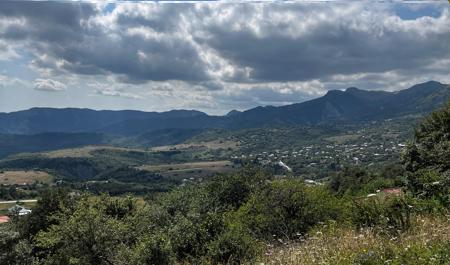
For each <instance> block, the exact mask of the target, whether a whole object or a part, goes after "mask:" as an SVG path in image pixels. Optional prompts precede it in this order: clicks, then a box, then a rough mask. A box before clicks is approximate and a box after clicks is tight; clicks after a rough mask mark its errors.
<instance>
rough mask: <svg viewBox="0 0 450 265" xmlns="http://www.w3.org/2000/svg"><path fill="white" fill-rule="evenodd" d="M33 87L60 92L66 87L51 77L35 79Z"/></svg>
mask: <svg viewBox="0 0 450 265" xmlns="http://www.w3.org/2000/svg"><path fill="white" fill-rule="evenodd" d="M34 89H35V90H40V91H47V92H60V91H64V90H66V89H67V86H66V85H64V84H63V83H61V82H59V81H56V80H52V79H36V80H35V81H34Z"/></svg>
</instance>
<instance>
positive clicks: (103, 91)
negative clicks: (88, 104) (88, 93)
mask: <svg viewBox="0 0 450 265" xmlns="http://www.w3.org/2000/svg"><path fill="white" fill-rule="evenodd" d="M95 93H96V94H98V95H103V96H109V97H121V98H129V99H143V98H144V97H142V96H141V95H137V94H133V93H128V92H125V91H123V90H116V89H111V88H107V89H96V90H95Z"/></svg>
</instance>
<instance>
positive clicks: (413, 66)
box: [0, 0, 450, 115]
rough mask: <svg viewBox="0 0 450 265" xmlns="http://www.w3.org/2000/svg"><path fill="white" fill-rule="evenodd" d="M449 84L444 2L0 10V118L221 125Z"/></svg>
mask: <svg viewBox="0 0 450 265" xmlns="http://www.w3.org/2000/svg"><path fill="white" fill-rule="evenodd" d="M429 80H436V81H439V82H442V83H450V4H449V3H448V2H447V1H444V0H439V1H408V2H406V1H403V2H401V1H383V2H376V1H347V2H344V1H336V2H333V1H315V2H307V1H298V2H282V1H277V2H270V1H259V2H237V1H232V2H189V3H154V2H137V1H120V2H114V1H97V2H94V3H92V2H80V1H50V2H49V1H7V0H2V1H1V2H0V112H11V111H17V110H23V109H28V108H32V107H58V108H61V107H77V108H92V109H113V110H118V109H137V110H145V111H166V110H170V109H196V110H201V111H204V112H206V113H209V114H215V115H222V114H225V113H227V112H228V111H230V110H233V109H237V110H245V109H249V108H252V107H256V106H261V105H286V104H291V103H297V102H302V101H306V100H309V99H312V98H316V97H319V96H322V95H323V94H325V93H326V92H327V91H328V90H331V89H345V88H347V87H358V88H361V89H368V90H388V91H396V90H400V89H405V88H408V87H410V86H412V85H414V84H417V83H421V82H425V81H429Z"/></svg>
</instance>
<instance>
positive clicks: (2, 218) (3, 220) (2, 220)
mask: <svg viewBox="0 0 450 265" xmlns="http://www.w3.org/2000/svg"><path fill="white" fill-rule="evenodd" d="M7 222H9V217H8V216H6V215H3V216H0V224H3V223H7Z"/></svg>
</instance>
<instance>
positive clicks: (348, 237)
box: [0, 102, 450, 264]
mask: <svg viewBox="0 0 450 265" xmlns="http://www.w3.org/2000/svg"><path fill="white" fill-rule="evenodd" d="M392 162H393V163H392V164H391V165H387V166H385V167H383V168H381V169H379V170H378V171H377V172H373V171H369V170H367V169H366V168H365V167H356V166H348V167H345V168H343V169H342V170H340V171H339V172H336V173H333V174H331V173H330V176H329V178H328V179H329V181H328V182H326V183H323V184H322V183H320V184H319V183H305V181H304V180H303V179H299V178H295V177H290V176H289V175H288V176H286V177H283V178H278V177H274V176H273V174H270V172H266V171H264V170H263V169H260V168H258V167H254V166H252V165H247V166H243V167H242V168H241V169H240V170H239V171H238V172H237V173H231V174H219V175H216V176H215V177H213V178H210V179H208V181H205V182H202V183H200V184H188V185H184V186H182V187H177V188H174V189H173V190H171V191H169V192H162V193H152V194H151V196H150V195H149V196H143V197H135V196H131V195H130V196H120V197H113V196H111V195H107V194H102V195H97V194H92V193H87V192H79V191H74V190H71V189H69V188H58V187H53V188H51V189H48V190H46V191H44V192H42V194H41V196H40V199H39V201H38V202H37V205H36V206H35V207H34V208H33V212H32V213H31V214H29V215H27V216H18V215H15V214H12V215H11V218H12V221H11V222H10V223H8V224H3V225H0V251H1V252H0V263H1V264H242V263H255V262H262V263H267V264H289V263H292V264H448V262H449V260H450V226H449V224H450V221H449V220H448V214H449V213H450V212H449V210H450V197H449V194H450V193H449V188H450V102H449V103H448V104H447V105H446V107H444V108H443V109H441V110H439V111H436V112H434V113H432V114H431V115H430V116H428V117H427V118H426V119H424V120H423V121H422V122H421V124H420V125H419V126H418V127H417V128H416V129H415V132H414V137H413V139H411V140H410V142H409V143H408V145H407V148H406V151H405V152H404V153H403V154H402V157H401V161H392Z"/></svg>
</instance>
